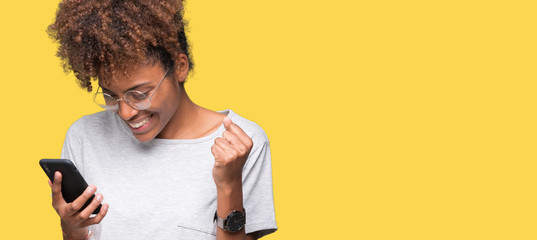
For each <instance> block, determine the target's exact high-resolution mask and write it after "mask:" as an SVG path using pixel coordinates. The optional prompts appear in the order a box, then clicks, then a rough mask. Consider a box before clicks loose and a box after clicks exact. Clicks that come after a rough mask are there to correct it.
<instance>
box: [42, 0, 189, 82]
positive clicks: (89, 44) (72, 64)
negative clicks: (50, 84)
mask: <svg viewBox="0 0 537 240" xmlns="http://www.w3.org/2000/svg"><path fill="white" fill-rule="evenodd" d="M185 25H186V23H185V21H184V20H183V1H182V0H64V1H62V2H61V3H60V4H59V8H58V11H57V13H56V19H55V21H54V23H52V24H51V25H50V26H49V27H48V29H47V33H48V34H49V36H50V38H52V39H53V40H54V41H56V42H58V43H59V48H58V52H57V56H58V57H60V59H61V60H62V63H63V68H64V70H65V72H69V71H73V73H74V74H75V76H76V78H77V79H78V80H79V83H80V86H81V87H83V88H86V89H87V90H88V91H91V90H92V86H91V80H92V79H93V80H96V79H97V78H98V77H99V76H98V75H99V72H100V71H101V73H102V74H103V75H104V76H112V75H113V74H115V69H120V70H122V71H123V74H125V75H128V74H127V68H128V67H129V66H132V65H133V64H140V63H144V62H147V60H148V59H150V60H153V61H157V60H158V61H160V62H161V63H162V64H163V66H164V67H165V68H166V69H168V68H174V69H173V70H171V71H177V70H178V67H179V64H178V61H179V55H180V54H185V55H186V56H187V58H188V63H189V70H191V69H192V67H193V63H192V57H191V54H190V49H189V46H188V43H187V39H186V36H185Z"/></svg>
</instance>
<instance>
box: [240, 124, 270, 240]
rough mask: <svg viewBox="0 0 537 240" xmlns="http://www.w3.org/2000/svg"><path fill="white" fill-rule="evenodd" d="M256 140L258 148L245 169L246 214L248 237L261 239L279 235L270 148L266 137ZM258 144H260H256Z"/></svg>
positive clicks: (256, 147)
mask: <svg viewBox="0 0 537 240" xmlns="http://www.w3.org/2000/svg"><path fill="white" fill-rule="evenodd" d="M260 135H261V136H259V135H258V136H257V138H253V139H254V147H253V149H252V151H251V152H250V156H249V157H248V161H247V162H246V164H245V166H244V168H243V197H244V208H245V210H246V225H245V231H246V234H248V233H252V232H259V235H258V237H262V236H264V235H267V234H270V233H273V232H275V231H276V230H277V229H278V227H277V226H276V218H275V212H274V196H273V192H272V166H271V157H270V144H269V141H268V138H267V137H266V135H265V134H264V132H263V134H260ZM256 141H257V143H258V144H255V142H256Z"/></svg>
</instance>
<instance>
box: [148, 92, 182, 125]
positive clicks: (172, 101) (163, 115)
mask: <svg viewBox="0 0 537 240" xmlns="http://www.w3.org/2000/svg"><path fill="white" fill-rule="evenodd" d="M179 95H180V93H179V92H172V91H170V92H169V93H168V94H166V95H165V96H164V94H163V95H162V98H159V99H155V101H158V102H156V104H155V105H156V106H155V108H154V110H153V111H155V112H158V114H159V115H160V121H166V122H167V121H168V120H169V119H170V118H171V117H172V116H173V115H174V114H175V112H176V111H177V108H178V107H179Z"/></svg>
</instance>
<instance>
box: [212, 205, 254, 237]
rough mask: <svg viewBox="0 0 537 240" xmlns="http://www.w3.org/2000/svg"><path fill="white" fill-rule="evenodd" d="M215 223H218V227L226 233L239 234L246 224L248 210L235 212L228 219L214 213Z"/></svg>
mask: <svg viewBox="0 0 537 240" xmlns="http://www.w3.org/2000/svg"><path fill="white" fill-rule="evenodd" d="M213 222H216V225H217V226H218V227H220V228H221V229H224V230H225V231H228V232H238V231H240V230H241V229H242V228H243V227H244V224H246V210H244V209H243V210H242V212H239V211H237V210H233V211H232V212H230V213H229V214H228V215H227V217H226V218H221V217H219V216H218V215H217V214H216V212H214V219H213Z"/></svg>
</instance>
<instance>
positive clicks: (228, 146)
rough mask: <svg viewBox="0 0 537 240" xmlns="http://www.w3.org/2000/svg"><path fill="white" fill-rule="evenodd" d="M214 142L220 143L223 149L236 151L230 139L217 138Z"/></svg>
mask: <svg viewBox="0 0 537 240" xmlns="http://www.w3.org/2000/svg"><path fill="white" fill-rule="evenodd" d="M214 143H215V144H216V145H218V146H219V147H220V148H222V150H224V152H231V151H235V150H234V149H233V147H232V146H231V143H229V142H228V141H226V140H224V139H223V138H219V137H218V138H216V139H215V140H214Z"/></svg>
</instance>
